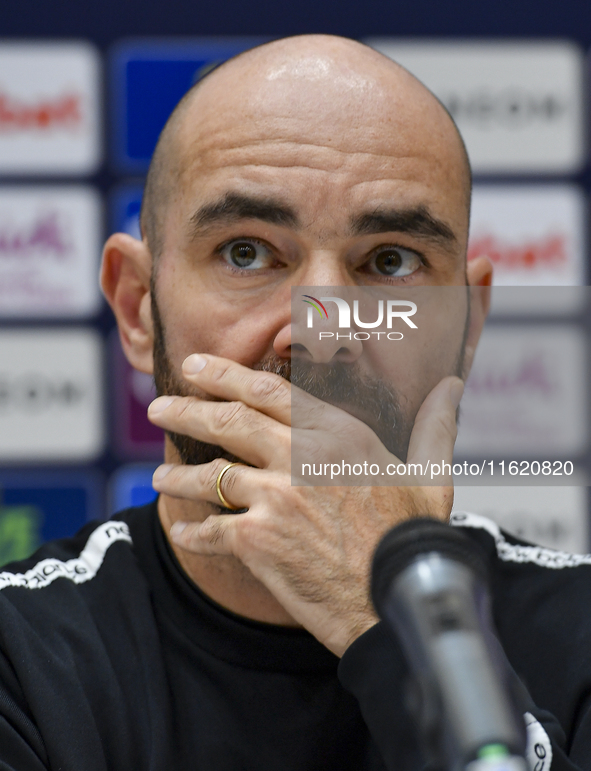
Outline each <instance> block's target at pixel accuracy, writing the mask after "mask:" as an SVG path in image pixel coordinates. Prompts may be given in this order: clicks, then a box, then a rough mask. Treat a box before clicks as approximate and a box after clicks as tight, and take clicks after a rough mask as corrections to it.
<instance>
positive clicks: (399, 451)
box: [152, 287, 465, 466]
mask: <svg viewBox="0 0 591 771" xmlns="http://www.w3.org/2000/svg"><path fill="white" fill-rule="evenodd" d="M152 320H153V325H154V382H155V385H156V393H157V395H158V396H163V395H171V396H193V395H194V394H193V393H191V391H190V388H189V386H188V384H187V383H185V382H184V381H183V380H181V379H179V378H177V376H176V375H175V373H174V371H173V369H172V366H171V363H170V360H169V358H168V354H167V351H166V342H165V332H164V327H163V324H162V319H161V316H160V312H159V309H158V304H157V302H156V294H155V291H154V288H153V287H152ZM464 343H465V334H464ZM464 343H463V344H462V348H461V352H460V356H459V358H458V361H457V362H456V367H455V372H454V374H459V373H461V371H462V368H463V359H464ZM253 369H255V370H259V371H262V372H273V373H275V374H276V375H280V376H281V377H283V378H285V379H286V380H287V381H288V382H290V383H292V384H293V385H295V386H298V388H301V389H302V390H303V391H306V392H307V393H309V394H311V395H312V396H315V397H316V398H318V399H321V400H322V401H324V402H327V403H329V404H333V405H335V406H338V407H339V408H340V409H342V410H344V411H345V412H350V413H351V414H352V415H353V416H355V417H359V418H360V419H362V420H363V422H365V423H366V424H367V425H368V426H369V427H370V428H371V429H372V431H373V432H374V433H375V434H376V435H377V437H378V439H379V440H380V441H381V442H382V444H383V445H384V446H385V447H386V448H387V449H388V450H389V451H390V452H391V453H393V454H394V455H395V456H396V457H397V458H399V459H400V460H401V461H402V462H406V456H407V453H408V445H409V442H410V435H411V432H412V428H413V424H414V419H415V415H414V414H413V415H405V414H404V412H403V410H402V408H401V405H400V399H399V397H398V395H397V394H396V393H395V391H394V390H393V389H392V388H391V387H390V386H389V385H387V384H386V383H385V382H384V381H383V380H380V379H374V380H370V379H369V378H368V377H367V376H365V375H364V374H363V373H362V372H360V370H359V368H358V367H357V366H356V365H355V364H344V363H342V362H336V363H334V364H314V363H312V362H309V361H306V360H303V359H299V358H298V359H294V365H293V367H292V362H291V361H289V360H286V359H281V358H279V357H278V356H275V355H271V356H269V357H267V358H265V359H263V360H262V361H260V362H259V363H258V364H256V365H255V366H254V367H253ZM211 400H212V401H220V400H219V399H216V398H215V397H211ZM294 427H295V426H294ZM167 435H168V437H169V438H170V440H171V442H172V443H173V445H174V446H175V448H176V450H177V452H178V454H179V456H180V459H181V463H183V464H186V465H194V466H197V465H200V464H202V463H210V462H211V461H213V460H216V459H217V458H226V459H227V460H228V461H230V462H236V463H244V462H245V461H244V459H242V458H239V457H237V456H236V455H233V454H232V453H230V452H228V451H227V450H225V449H224V448H223V447H219V446H218V445H214V444H208V443H207V442H202V441H200V440H198V439H193V438H192V437H190V436H185V435H184V434H176V433H174V432H172V431H167Z"/></svg>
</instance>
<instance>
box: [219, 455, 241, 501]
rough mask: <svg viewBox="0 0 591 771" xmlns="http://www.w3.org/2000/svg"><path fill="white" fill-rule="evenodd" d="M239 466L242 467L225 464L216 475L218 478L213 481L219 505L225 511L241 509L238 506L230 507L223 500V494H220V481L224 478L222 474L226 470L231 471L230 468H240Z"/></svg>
mask: <svg viewBox="0 0 591 771" xmlns="http://www.w3.org/2000/svg"><path fill="white" fill-rule="evenodd" d="M241 465H242V464H241V463H226V465H225V466H224V468H223V469H222V470H221V471H220V473H219V474H218V478H217V479H216V480H215V489H216V492H217V494H218V498H219V499H220V503H221V504H222V506H223V507H224V508H225V509H229V510H230V511H237V510H238V509H239V508H241V507H240V506H232V504H231V503H229V502H228V501H227V500H226V499H225V498H224V494H223V492H222V479H223V478H224V474H225V473H226V471H228V469H231V468H232V466H241Z"/></svg>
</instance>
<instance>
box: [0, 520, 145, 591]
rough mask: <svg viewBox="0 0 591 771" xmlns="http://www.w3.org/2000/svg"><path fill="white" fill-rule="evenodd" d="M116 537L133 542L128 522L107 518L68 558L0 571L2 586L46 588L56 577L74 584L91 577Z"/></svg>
mask: <svg viewBox="0 0 591 771" xmlns="http://www.w3.org/2000/svg"><path fill="white" fill-rule="evenodd" d="M116 541H128V542H129V543H132V540H131V536H130V534H129V528H128V526H127V524H126V523H125V522H113V521H109V522H105V523H104V524H102V525H99V527H97V529H96V530H94V531H93V533H92V534H91V536H90V538H89V539H88V541H87V542H86V546H85V547H84V549H83V550H82V552H81V553H80V556H79V557H75V558H73V559H71V560H68V561H67V562H62V560H58V559H55V558H53V557H49V558H48V559H44V560H41V562H38V563H37V564H36V565H35V567H33V568H31V569H30V570H27V572H26V573H9V572H8V571H3V572H2V573H0V590H2V589H6V587H8V586H22V587H25V588H26V589H43V588H44V587H46V586H49V584H51V583H53V582H54V581H55V579H56V578H67V579H69V580H70V581H73V582H74V583H75V584H83V583H84V582H85V581H90V580H91V579H92V578H94V577H95V576H96V574H97V572H98V569H99V568H100V566H101V565H102V564H103V559H104V558H105V554H106V552H107V549H108V548H109V546H111V545H112V544H114V543H115V542H116Z"/></svg>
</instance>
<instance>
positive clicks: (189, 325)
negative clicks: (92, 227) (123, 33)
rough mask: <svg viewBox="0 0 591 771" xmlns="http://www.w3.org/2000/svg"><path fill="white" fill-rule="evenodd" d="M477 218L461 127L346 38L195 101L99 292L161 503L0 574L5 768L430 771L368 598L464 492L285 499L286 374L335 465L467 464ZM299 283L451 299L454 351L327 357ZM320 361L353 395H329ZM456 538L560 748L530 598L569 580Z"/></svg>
mask: <svg viewBox="0 0 591 771" xmlns="http://www.w3.org/2000/svg"><path fill="white" fill-rule="evenodd" d="M469 204H470V170H469V164H468V162H467V157H466V152H465V149H464V146H463V143H462V140H461V138H460V136H459V134H458V132H457V129H456V128H455V126H454V124H453V122H452V120H451V119H450V117H449V115H448V114H447V113H446V111H445V110H444V108H443V107H442V106H441V104H440V103H439V102H438V101H437V100H436V99H435V98H434V97H433V96H432V94H430V92H429V91H427V90H426V89H425V88H424V86H422V85H421V84H420V83H419V82H418V81H417V80H416V79H415V78H413V77H412V76H411V75H410V74H409V73H408V72H406V71H405V70H404V69H402V68H401V67H399V66H398V65H396V64H394V63H393V62H391V61H390V60H388V59H386V58H384V57H383V56H381V55H380V54H378V53H376V52H374V51H372V50H370V49H368V48H366V47H365V46H362V45H360V44H358V43H355V42H353V41H350V40H344V39H340V38H335V37H327V36H304V37H296V38H291V39H287V40H282V41H276V42H273V43H270V44H267V45H264V46H261V47H259V48H256V49H254V50H252V51H250V52H247V53H245V54H241V55H240V56H238V57H236V58H235V59H233V60H231V61H229V62H227V63H226V64H224V65H223V66H221V67H219V68H218V69H217V70H215V71H214V72H213V73H211V74H210V75H208V76H207V77H206V78H205V79H204V80H203V81H202V82H201V83H199V84H198V85H197V86H196V87H194V88H193V89H192V90H191V91H190V92H189V94H188V95H187V96H185V98H184V99H183V100H182V101H181V103H180V104H179V106H178V107H177V108H176V110H175V111H174V113H173V115H172V116H171V118H170V119H169V121H168V123H167V125H166V127H165V129H164V131H163V132H162V135H161V138H160V140H159V143H158V146H157V148H156V151H155V154H154V158H153V161H152V165H151V167H150V171H149V174H148V179H147V184H146V191H145V196H144V203H143V210H142V216H141V222H142V233H143V238H142V240H141V241H138V240H135V239H133V238H131V237H130V236H127V235H124V234H115V235H113V236H112V237H111V238H110V239H109V240H108V241H107V244H106V246H105V250H104V258H103V267H102V276H101V280H102V286H103V290H104V292H105V295H106V297H107V299H108V301H109V303H110V304H111V307H112V308H113V311H114V313H115V315H116V317H117V322H118V325H119V330H120V335H121V341H122V344H123V347H124V350H125V353H126V355H127V357H128V359H129V361H130V362H131V363H132V365H133V366H134V367H136V368H137V369H139V370H140V371H142V372H146V373H153V374H154V377H155V381H156V385H157V389H158V394H159V396H158V398H157V399H156V400H155V401H154V402H153V403H152V405H151V406H150V409H149V417H150V419H151V420H152V421H153V422H154V423H155V424H156V425H159V426H161V427H162V428H164V429H165V431H166V445H165V463H164V465H162V466H160V467H159V468H158V469H157V471H156V473H155V475H154V487H155V489H156V490H158V491H159V493H160V496H159V498H158V501H157V503H155V504H153V505H151V506H148V507H144V508H142V509H131V510H128V511H126V512H121V513H120V514H118V515H116V516H115V517H114V518H113V519H112V520H110V521H109V522H107V523H103V524H98V525H97V524H96V523H94V524H91V525H89V526H88V527H86V528H85V529H84V530H82V531H81V532H80V533H79V534H78V536H76V538H74V539H72V540H70V541H68V542H61V543H54V544H49V545H47V546H45V547H43V549H42V550H41V551H40V552H38V553H37V554H36V555H34V556H33V557H32V558H30V560H28V561H26V562H25V563H20V564H18V565H12V566H9V567H8V568H6V569H5V572H4V573H2V575H1V576H0V581H2V582H3V583H2V584H1V585H0V590H1V591H0V618H1V619H2V627H1V629H2V633H1V636H0V637H1V640H0V645H1V658H0V674H1V682H2V684H3V690H2V693H1V694H0V696H1V698H0V719H1V722H0V767H1V768H5V769H14V770H15V771H16V770H17V769H18V770H21V769H31V770H32V771H36V770H37V769H49V768H51V769H58V768H60V769H80V770H81V771H82V769H84V771H95V770H96V771H106V770H107V769H109V770H110V771H112V770H114V769H115V770H117V771H118V770H119V769H121V771H123V770H124V769H125V771H129V769H148V768H149V769H154V771H156V770H157V769H167V771H168V770H170V769H205V770H207V771H210V770H214V771H219V770H222V771H223V770H225V769H253V771H254V770H256V771H276V770H277V769H282V771H284V770H285V769H294V770H295V769H306V770H308V771H309V770H310V769H319V770H320V769H322V771H329V770H330V769H339V771H342V770H343V769H355V770H356V771H359V770H367V771H378V770H381V771H383V769H386V768H387V769H396V770H397V771H401V770H402V769H404V768H409V769H410V768H413V769H414V768H416V769H418V768H420V767H421V766H422V765H423V763H424V757H423V756H422V754H421V747H420V744H419V741H418V739H417V735H416V731H415V728H414V726H413V724H412V721H411V719H410V718H409V716H408V714H407V710H406V707H405V704H406V699H405V689H406V678H407V670H406V666H405V664H404V661H403V659H402V656H401V654H400V651H399V650H398V648H397V647H396V646H395V644H394V642H393V641H391V640H390V639H389V637H388V636H387V634H386V633H385V632H384V631H383V630H382V627H381V624H380V623H378V621H377V618H376V615H375V613H374V610H373V609H372V607H371V603H370V601H369V598H368V572H369V565H370V561H371V556H372V553H373V551H374V549H375V547H376V544H377V542H378V541H379V539H380V537H381V536H382V535H383V533H384V532H385V531H386V530H388V529H389V528H390V527H392V526H393V525H395V524H397V523H399V522H402V521H404V520H405V519H407V518H409V517H414V516H417V515H429V516H432V517H435V518H439V519H441V520H447V519H448V517H449V514H450V511H451V504H452V490H451V488H450V487H449V486H443V487H430V486H421V485H420V484H417V485H415V486H408V485H407V486H370V485H363V486H355V487H353V486H345V487H334V486H323V487H318V486H301V485H292V484H291V466H290V457H291V452H292V450H293V449H294V448H293V446H292V439H293V437H294V436H295V434H294V435H292V433H291V406H292V402H291V397H292V393H293V392H294V386H293V385H291V384H290V379H291V378H293V379H294V380H295V372H296V367H295V365H294V371H293V373H292V369H291V358H292V354H293V355H295V354H296V353H297V354H300V356H301V358H302V366H303V367H304V371H305V374H306V382H307V383H308V386H309V387H308V388H307V389H306V392H304V391H301V392H300V391H297V393H301V394H302V397H301V398H303V399H304V401H305V404H306V406H307V407H309V408H310V409H311V410H313V411H314V415H315V416H316V417H317V425H315V432H313V433H314V434H315V435H318V436H321V437H322V436H329V437H330V438H331V441H332V444H333V446H335V445H336V446H339V447H341V446H345V445H346V444H347V442H348V443H349V444H351V443H352V440H351V438H352V437H355V442H358V443H359V445H360V446H362V447H363V450H364V452H365V453H366V454H367V456H368V457H371V458H374V459H376V462H379V463H380V464H382V463H388V462H395V463H398V464H400V463H402V462H403V461H407V462H408V463H409V464H410V463H411V462H412V461H413V460H417V459H419V458H423V457H425V453H427V452H434V453H436V454H437V456H438V457H440V458H445V459H451V457H452V453H453V444H454V440H455V434H456V424H455V416H456V411H457V407H458V404H459V401H460V398H461V394H462V388H463V383H462V379H463V378H464V377H465V376H466V374H467V372H468V370H469V367H470V363H471V360H472V356H473V353H474V349H475V346H476V343H477V340H478V337H479V334H480V331H481V328H482V324H483V322H484V318H485V315H486V310H487V302H488V299H487V297H488V296H487V291H486V287H487V286H488V285H489V284H490V277H491V270H490V264H489V262H488V260H487V259H486V258H485V257H482V258H478V259H475V260H472V261H470V263H469V264H466V245H467V237H468V221H469ZM466 285H468V286H469V287H472V288H473V289H474V292H473V294H472V301H471V302H468V293H467V292H466V289H465V287H466ZM293 286H296V287H300V286H306V287H325V286H331V287H335V286H336V287H343V288H344V290H343V291H345V290H347V291H348V290H354V289H355V288H357V287H360V286H363V287H368V286H369V287H372V288H375V289H392V288H401V287H409V288H411V289H413V290H417V291H418V290H420V289H421V288H422V287H425V288H428V287H433V286H444V287H449V289H450V291H456V292H457V294H456V296H457V298H458V300H457V302H456V303H455V304H454V305H453V308H450V311H449V312H450V314H456V316H457V320H456V321H457V323H456V322H454V325H453V330H452V333H451V337H450V342H449V346H448V348H446V350H445V353H444V354H441V355H438V356H435V351H434V349H433V350H432V351H430V355H429V356H425V357H424V359H423V362H425V361H426V362H428V363H430V365H429V366H426V365H425V364H424V363H423V364H422V365H421V366H422V369H420V370H418V375H419V376H417V377H413V378H410V377H408V376H406V375H405V372H406V368H405V367H398V370H401V369H402V370H405V371H404V372H402V373H400V372H399V371H397V372H390V371H387V370H386V369H385V367H386V366H387V365H386V364H385V363H384V361H383V359H384V357H383V356H380V355H378V354H377V353H376V351H375V350H374V349H373V348H372V346H371V345H370V344H369V343H368V344H367V345H365V344H363V345H357V344H356V343H346V344H343V345H341V344H338V345H335V346H333V348H332V349H330V353H329V354H328V355H327V354H326V350H328V349H324V353H323V356H324V358H322V357H321V356H320V354H319V353H318V351H317V350H316V349H315V348H314V347H313V346H311V345H310V344H309V342H306V341H305V340H304V339H303V337H302V335H301V329H300V328H299V327H298V325H297V324H295V323H293V324H292V315H291V303H290V298H291V288H292V287H293ZM454 287H455V288H456V289H455V290H454V289H453V288H454ZM478 288H480V289H481V291H478ZM361 353H363V354H364V357H362V356H361ZM319 356H320V358H319ZM433 362H436V365H435V364H434V363H433ZM327 363H332V364H334V365H335V366H338V367H339V368H340V369H338V370H337V371H338V372H339V375H340V377H342V378H343V379H345V383H346V385H347V387H346V388H345V389H341V392H342V394H344V396H342V397H340V398H336V397H335V398H333V399H332V400H331V398H327V399H326V400H325V401H319V399H318V392H319V391H322V388H321V385H322V382H323V381H322V378H323V373H324V372H325V370H323V366H324V365H326V364H327ZM390 376H391V377H392V379H393V381H395V390H396V397H397V400H398V402H399V405H401V415H400V416H399V418H400V420H399V423H400V429H399V430H398V429H397V431H396V432H394V433H396V434H397V436H396V438H395V440H396V442H397V444H395V445H394V446H389V445H388V436H386V437H385V438H384V441H381V438H379V437H378V435H377V431H378V430H379V422H380V421H379V416H380V415H381V414H382V410H387V409H389V404H390V402H392V404H393V403H394V402H395V399H394V396H393V395H392V393H391V391H390V390H389V387H386V385H384V384H383V381H384V380H387V379H388V377H390ZM380 384H381V385H380ZM376 389H377V391H376ZM380 389H381V390H380ZM375 393H378V398H375ZM349 394H357V397H359V395H361V397H359V398H358V399H357V403H355V404H354V403H349V400H350V397H349ZM372 394H374V397H372V396H371V395H372ZM365 395H366V396H367V398H365ZM372 399H373V401H372ZM362 408H363V409H362ZM364 410H365V412H366V413H367V415H365V417H366V418H367V420H366V421H363V420H360V419H359V415H360V411H361V412H363V411H364ZM397 425H398V424H397ZM403 426H408V429H407V430H406V433H405V431H404V430H403V428H402V427H403ZM374 429H375V430H374ZM294 441H295V440H294ZM319 441H320V440H319ZM304 446H307V445H305V444H304ZM464 524H467V525H468V527H467V528H466V531H467V532H469V533H470V535H471V536H472V537H474V538H476V539H477V540H479V541H481V543H482V544H483V545H484V547H485V549H487V550H488V552H489V553H490V555H491V561H492V562H493V564H494V571H495V573H494V575H495V591H496V594H495V602H496V606H495V609H498V610H500V611H501V610H502V613H501V614H500V615H499V617H498V622H499V629H500V634H501V639H502V642H503V644H504V646H505V649H506V651H507V653H508V656H509V658H510V660H511V662H512V664H513V666H514V667H515V668H516V669H517V670H518V671H519V674H521V675H523V676H524V677H527V678H528V685H529V686H530V688H531V689H532V693H533V694H534V695H535V696H536V698H538V697H539V701H540V706H541V707H542V708H545V709H551V710H554V711H556V712H557V713H558V716H559V718H560V719H561V722H562V724H563V727H564V728H565V729H566V730H567V731H571V733H569V742H571V744H570V745H567V749H569V747H571V746H572V736H573V733H572V727H573V726H575V725H577V724H579V725H580V721H581V720H583V718H584V712H581V710H582V709H584V706H585V705H586V704H587V703H588V702H587V701H585V700H584V699H582V697H581V688H580V682H577V683H575V682H574V678H573V682H572V683H571V682H570V681H569V684H568V685H565V684H563V685H564V688H562V689H561V688H556V684H554V685H553V686H552V687H550V685H549V683H548V678H550V679H551V675H552V674H554V670H553V665H552V664H551V663H550V659H548V660H546V661H544V662H543V664H542V662H541V659H543V658H544V655H545V654H544V653H543V652H542V649H544V645H543V642H542V643H541V648H540V646H539V645H538V646H537V647H536V645H533V646H532V640H535V641H537V642H538V643H539V641H543V640H544V639H545V637H544V635H547V633H548V632H547V628H546V626H545V620H544V618H543V617H538V616H536V615H535V614H536V612H537V608H538V606H539V603H538V604H537V605H535V607H534V606H533V605H532V606H531V607H530V603H529V601H530V599H531V598H532V596H533V595H534V594H535V592H538V593H539V592H540V591H542V592H543V591H544V587H545V586H546V584H544V582H545V581H546V582H547V581H549V580H550V579H549V574H550V573H553V576H552V578H555V576H556V571H549V570H547V569H542V568H541V567H540V566H539V565H538V564H537V563H536V560H535V559H529V558H528V556H527V554H528V553H526V552H524V551H521V552H519V555H520V556H519V559H518V558H517V557H516V558H515V559H513V558H512V557H511V556H510V557H507V555H515V554H517V552H515V551H514V550H516V549H522V550H523V549H524V548H527V547H521V546H518V545H517V544H516V543H515V542H513V541H508V540H507V539H506V536H504V535H503V534H500V533H498V531H495V530H494V526H493V525H492V523H486V520H480V519H478V518H472V519H471V520H469V521H467V522H464ZM512 550H513V551H512ZM497 551H498V554H497ZM538 551H539V550H538ZM498 555H501V556H498ZM502 555H504V556H502ZM538 561H539V560H538ZM516 566H517V567H518V569H516ZM571 567H572V566H571ZM585 569H587V568H586V567H585V566H584V565H580V566H579V567H578V568H577V571H580V570H585ZM544 570H545V573H544ZM542 573H543V575H542ZM577 575H580V573H579V572H577ZM587 583H588V582H587ZM550 585H551V586H554V587H555V586H556V584H555V583H554V584H548V586H550ZM585 601H586V600H585ZM557 602H558V600H557ZM559 602H560V603H561V606H562V608H564V602H565V598H564V595H563V596H561V598H560V600H559ZM526 609H527V611H526ZM546 610H547V611H548V612H550V611H552V610H553V607H552V602H549V603H548V607H547V608H546ZM524 619H526V621H525V625H524V626H525V628H524V626H523V625H522V626H519V621H520V620H521V621H522V622H523V621H524ZM571 642H572V641H571ZM586 643H587V638H586V637H585V636H584V635H583V636H580V637H579V640H578V643H577V645H578V647H577V651H580V650H585V645H586ZM586 650H587V654H586V655H587V656H588V655H589V654H588V651H590V650H591V647H587V648H586ZM544 651H545V649H544ZM561 652H562V653H563V654H564V653H565V652H566V649H565V650H562V649H561ZM538 667H539V671H538V669H537V668H538ZM589 671H591V669H590V670H589ZM536 673H538V676H537V677H536ZM559 693H560V696H558V694H559ZM522 698H523V701H524V704H525V705H526V708H527V714H528V716H529V717H528V718H527V720H528V722H529V726H530V728H529V732H530V737H533V739H532V741H531V743H530V753H533V755H532V757H535V758H537V759H538V760H539V761H540V762H542V765H540V766H539V768H538V771H542V769H544V771H546V769H547V768H549V767H550V763H552V767H553V768H559V767H561V766H560V763H562V764H563V767H569V761H568V760H566V757H565V754H564V752H563V749H562V748H561V746H560V745H561V741H562V742H564V736H563V735H562V734H561V732H560V728H559V726H558V723H557V722H556V720H555V719H554V718H553V717H552V716H550V715H547V714H546V713H543V712H542V711H540V710H539V709H538V708H537V707H535V706H534V702H533V701H532V700H531V699H530V697H529V696H528V695H527V694H525V692H524V695H523V697H522ZM581 716H583V717H581ZM577 736H581V733H580V731H579V732H578V733H577ZM587 747H588V744H587V745H585V744H581V747H579V749H578V750H577V751H578V752H579V755H578V756H577V757H584V751H583V750H585V749H586V748H587ZM536 753H537V754H536ZM552 757H553V758H554V760H552ZM587 757H590V756H587ZM2 762H3V764H2Z"/></svg>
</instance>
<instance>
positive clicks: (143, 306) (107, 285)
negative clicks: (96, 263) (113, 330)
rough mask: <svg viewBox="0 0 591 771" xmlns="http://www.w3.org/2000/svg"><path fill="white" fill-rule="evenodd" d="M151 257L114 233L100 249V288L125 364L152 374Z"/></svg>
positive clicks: (140, 243) (144, 248) (139, 243)
mask: <svg viewBox="0 0 591 771" xmlns="http://www.w3.org/2000/svg"><path fill="white" fill-rule="evenodd" d="M151 275H152V255H151V254H150V250H149V249H148V247H147V245H146V244H145V243H144V242H143V241H138V240H137V239H136V238H132V236H129V235H127V233H115V234H114V235H112V236H111V237H110V238H109V240H108V241H107V243H106V244H105V248H104V250H103V261H102V265H101V287H102V289H103V292H104V295H105V297H106V298H107V302H108V303H109V305H110V306H111V308H112V309H113V313H114V314H115V317H116V319H117V324H118V326H119V336H120V338H121V345H122V346H123V350H124V351H125V355H126V356H127V358H128V360H129V363H130V364H131V365H132V366H133V367H135V369H138V370H140V371H141V372H147V373H148V374H152V372H153V366H154V365H153V359H152V347H153V342H154V334H153V327H152V306H151V300H150V277H151Z"/></svg>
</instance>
